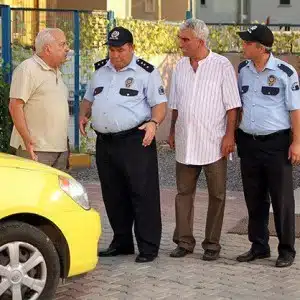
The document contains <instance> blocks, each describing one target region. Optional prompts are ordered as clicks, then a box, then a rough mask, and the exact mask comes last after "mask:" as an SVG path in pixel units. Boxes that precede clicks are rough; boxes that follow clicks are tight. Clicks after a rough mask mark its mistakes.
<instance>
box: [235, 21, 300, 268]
mask: <svg viewBox="0 0 300 300" xmlns="http://www.w3.org/2000/svg"><path fill="white" fill-rule="evenodd" d="M239 36H240V37H241V39H242V40H243V50H244V56H245V58H246V59H247V60H246V61H244V62H242V63H241V64H240V66H239V75H238V84H239V89H240V94H241V99H242V112H241V123H240V125H239V129H238V130H237V147H238V154H239V157H240V159H241V173H242V181H243V187H244V195H245V200H246V204H247V208H248V214H249V224H248V236H249V240H250V242H251V243H252V246H251V249H250V250H249V251H248V252H246V253H244V254H242V255H240V256H238V257H237V260H238V261H240V262H245V261H251V260H255V259H258V258H266V257H270V247H269V232H268V221H269V209H270V201H269V198H271V203H272V206H273V211H274V220H275V227H276V232H277V236H278V240H279V245H278V252H279V256H278V258H277V261H276V266H277V267H287V266H290V265H291V264H292V263H293V261H294V258H295V254H296V251H295V200H294V194H293V177H292V164H298V163H299V162H300V90H299V81H298V75H297V73H296V70H295V69H294V68H293V67H292V66H291V65H289V64H287V63H285V62H283V61H282V60H280V59H278V58H275V57H274V56H273V55H272V53H271V47H272V45H273V41H274V36H273V33H272V31H271V30H270V29H269V28H268V27H267V26H265V25H254V26H252V27H250V28H249V29H248V30H247V31H243V32H239Z"/></svg>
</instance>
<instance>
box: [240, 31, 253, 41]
mask: <svg viewBox="0 0 300 300" xmlns="http://www.w3.org/2000/svg"><path fill="white" fill-rule="evenodd" d="M237 34H238V35H239V36H240V38H241V39H242V40H243V41H253V37H252V36H251V34H250V33H249V32H248V31H239V32H238V33H237Z"/></svg>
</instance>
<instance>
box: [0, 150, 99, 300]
mask: <svg viewBox="0 0 300 300" xmlns="http://www.w3.org/2000/svg"><path fill="white" fill-rule="evenodd" d="M0 187H1V188H0V193H1V196H0V299H3V300H6V299H12V300H25V299H26V300H27V299H30V300H35V299H41V300H45V299H47V300H50V299H53V297H54V295H55V291H56V288H57V285H58V283H59V279H60V278H67V277H71V276H74V275H79V274H82V273H86V272H88V271H91V270H92V269H94V268H95V266H96V264H97V262H98V258H97V246H98V240H99V238H100V234H101V225H100V216H99V214H98V213H97V212H96V211H95V210H94V209H92V208H91V207H90V203H89V200H88V197H87V193H86V191H85V189H84V187H83V186H82V185H81V184H80V183H79V182H77V181H76V180H75V179H74V178H72V177H71V176H69V175H68V174H66V173H63V172H61V171H59V170H56V169H54V168H51V167H48V166H46V165H43V164H40V163H37V162H33V161H30V160H26V159H22V158H19V157H16V156H12V155H7V154H3V153H0Z"/></svg>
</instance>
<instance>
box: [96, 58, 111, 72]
mask: <svg viewBox="0 0 300 300" xmlns="http://www.w3.org/2000/svg"><path fill="white" fill-rule="evenodd" d="M107 62H108V58H105V59H102V60H100V61H98V62H96V63H95V64H94V66H95V71H97V70H98V69H100V68H101V67H103V66H105V65H106V63H107Z"/></svg>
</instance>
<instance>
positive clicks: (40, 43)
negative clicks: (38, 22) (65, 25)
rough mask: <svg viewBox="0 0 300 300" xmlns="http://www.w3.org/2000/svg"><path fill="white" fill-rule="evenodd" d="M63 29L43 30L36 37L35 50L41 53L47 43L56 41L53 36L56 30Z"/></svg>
mask: <svg viewBox="0 0 300 300" xmlns="http://www.w3.org/2000/svg"><path fill="white" fill-rule="evenodd" d="M57 31H61V29H59V28H45V29H43V30H41V31H40V32H39V33H38V35H37V36H36V38H35V52H36V54H40V53H41V52H42V51H43V50H44V47H45V45H48V44H50V43H51V42H53V41H55V38H54V36H53V33H54V32H57Z"/></svg>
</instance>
